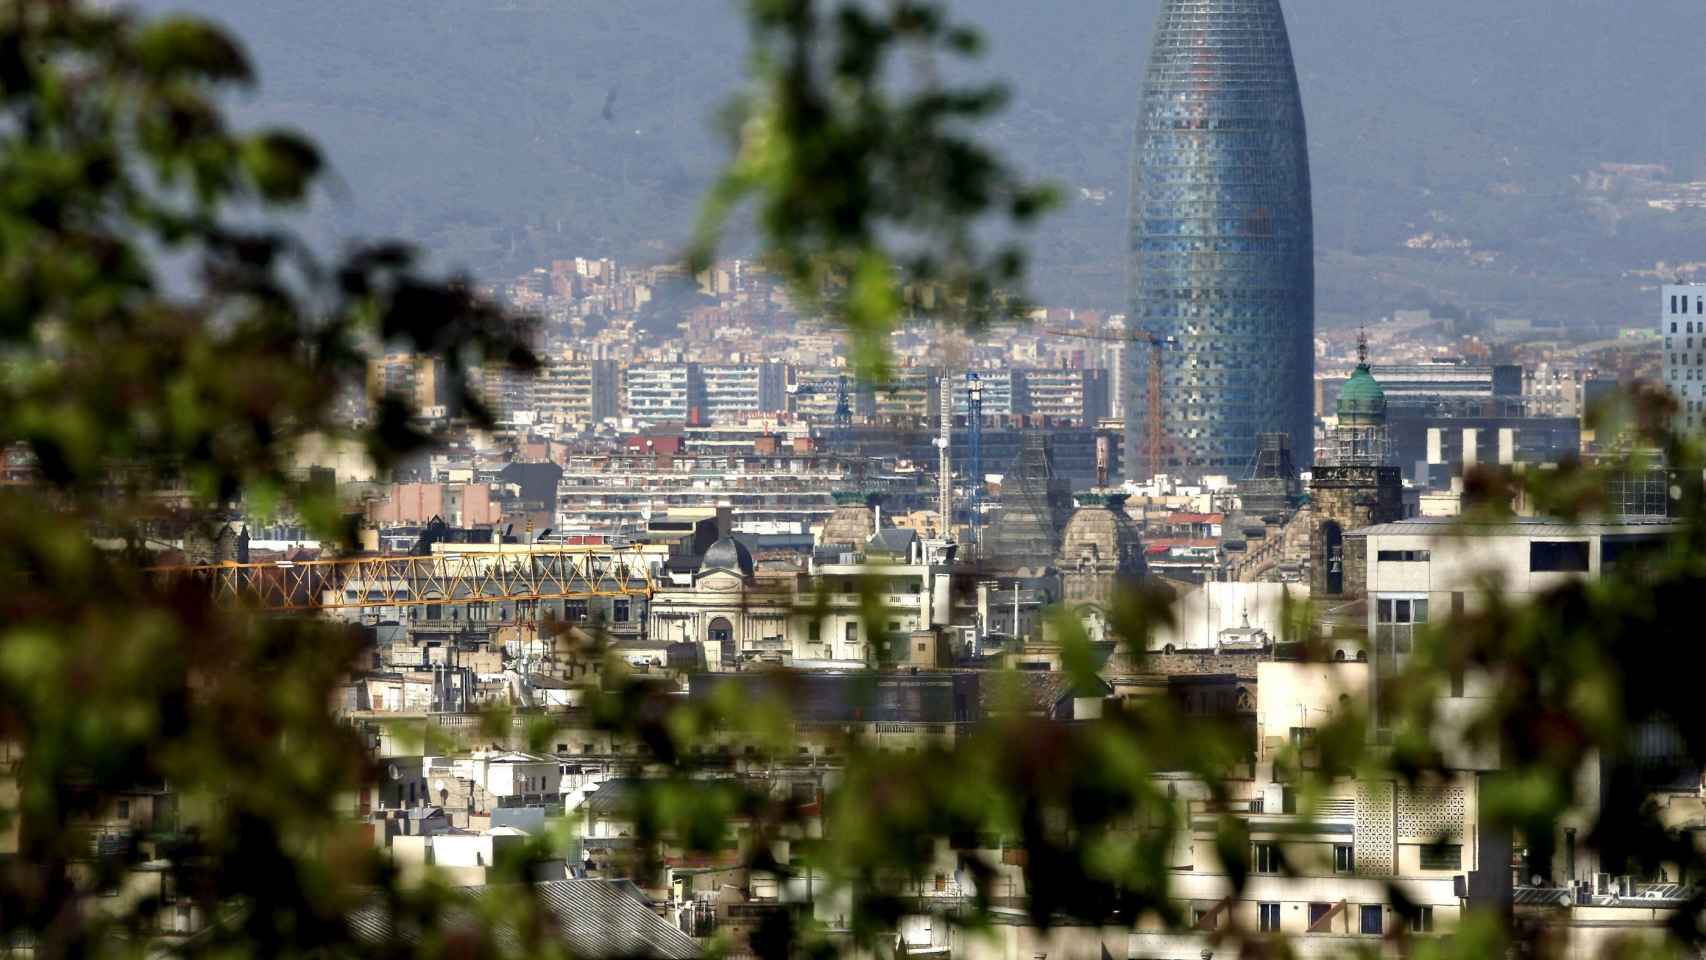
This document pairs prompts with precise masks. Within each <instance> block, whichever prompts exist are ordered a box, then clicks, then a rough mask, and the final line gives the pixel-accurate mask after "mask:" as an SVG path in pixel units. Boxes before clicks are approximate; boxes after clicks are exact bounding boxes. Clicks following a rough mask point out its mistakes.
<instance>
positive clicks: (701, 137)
mask: <svg viewBox="0 0 1706 960" xmlns="http://www.w3.org/2000/svg"><path fill="white" fill-rule="evenodd" d="M145 6H146V7H147V8H149V9H162V8H168V7H189V8H192V9H197V10H199V12H203V13H207V14H210V15H212V16H215V17H216V18H218V19H221V20H223V21H225V22H227V23H228V24H229V25H230V26H232V27H233V28H234V29H235V30H236V31H237V32H238V33H239V34H240V35H241V36H242V37H243V38H244V39H245V41H246V42H247V43H248V45H249V47H250V49H251V51H252V53H253V55H254V56H255V58H256V60H257V62H258V64H259V66H260V69H261V73H262V81H263V82H262V88H261V91H260V92H259V94H258V95H257V96H256V97H255V98H254V99H253V100H252V101H250V102H246V103H245V104H243V105H242V106H243V109H244V110H245V111H246V112H248V113H249V114H250V115H252V116H255V117H265V118H267V119H271V120H277V121H285V122H291V123H296V124H299V125H301V126H303V127H306V128H308V129H310V130H312V131H314V132H315V133H316V134H317V135H318V136H319V137H320V138H321V139H322V142H323V143H324V144H325V145H326V146H327V148H328V149H329V151H330V153H331V155H332V157H333V160H334V162H335V164H336V166H337V169H338V171H339V173H340V174H341V176H342V178H343V180H344V181H345V183H347V185H348V190H347V193H346V194H342V195H339V196H337V197H334V198H331V200H330V201H329V202H328V203H325V204H323V205H322V208H321V209H320V210H319V211H318V212H317V214H316V217H315V218H314V222H315V224H316V226H317V228H320V229H323V230H325V231H327V232H328V233H336V234H340V235H341V234H349V233H401V234H403V235H406V236H410V237H413V238H415V239H417V240H419V241H420V242H421V243H423V244H425V245H428V246H430V247H432V248H434V249H436V250H438V251H441V253H442V254H443V255H444V256H445V257H446V258H448V259H449V260H451V261H452V262H456V263H460V264H463V265H467V266H470V267H472V268H474V269H476V270H479V271H481V272H483V273H488V274H492V275H501V274H502V273H503V272H507V271H512V270H516V269H520V268H522V267H525V266H528V265H531V264H533V263H536V262H538V261H540V260H542V259H544V258H546V257H548V256H551V255H553V254H565V253H575V252H587V253H613V254H617V255H622V256H638V257H644V258H648V259H650V258H656V257H661V256H665V255H667V254H668V253H669V252H670V251H671V250H672V249H673V248H674V246H675V244H676V243H677V242H678V241H679V238H680V237H681V236H682V235H683V232H684V230H685V228H686V225H687V224H688V223H689V222H690V221H691V218H692V215H693V211H694V206H695V203H696V200H697V196H698V192H699V190H700V189H701V188H702V187H703V185H704V183H705V182H706V181H707V179H708V178H709V176H710V175H711V174H712V172H713V171H714V170H715V169H716V166H717V164H718V163H719V162H720V161H721V159H722V150H723V148H722V145H721V143H720V141H719V140H718V139H717V138H716V137H715V136H714V135H713V132H712V126H713V114H714V111H715V109H716V107H717V106H718V105H719V104H720V103H722V102H723V100H724V98H725V97H726V96H727V94H728V93H729V92H730V91H731V90H732V89H733V85H734V84H735V83H737V82H738V78H739V72H740V66H741V59H742V56H743V48H744V35H743V32H742V27H741V25H740V23H739V21H738V18H737V15H736V7H735V4H734V3H733V0H621V2H620V3H614V4H613V3H593V2H590V0H490V2H474V0H349V2H338V3H334V2H331V0H293V2H290V3H278V2H276V0H149V2H148V3H146V4H145ZM1155 7H1156V3H1155V0H1074V2H1073V3H1070V4H1060V5H1056V4H1038V3H1036V2H1035V0H975V2H974V0H964V2H961V3H959V4H958V9H959V10H960V12H961V14H962V15H963V16H966V17H968V18H971V19H974V20H976V21H978V22H979V23H981V24H982V25H983V26H984V28H985V30H986V32H987V33H988V36H989V39H990V55H989V58H988V61H987V63H986V64H985V65H983V66H982V67H980V68H979V70H978V72H980V73H986V75H996V76H1002V77H1006V78H1008V79H1009V81H1010V82H1011V83H1012V85H1013V88H1014V93H1015V97H1014V102H1013V105H1012V107H1011V109H1010V110H1009V111H1008V112H1007V113H1006V114H1005V115H1004V116H1003V117H1002V118H1001V119H1000V121H999V122H998V123H997V124H995V125H994V126H993V127H992V129H991V131H990V133H991V135H992V136H993V137H994V138H995V139H996V140H997V141H998V142H999V143H1000V144H1001V145H1002V146H1003V147H1004V148H1005V149H1006V150H1008V151H1009V152H1010V153H1011V155H1012V156H1013V157H1014V158H1015V160H1016V161H1017V162H1018V163H1020V164H1021V165H1022V166H1023V167H1024V168H1025V169H1027V170H1029V171H1031V172H1032V173H1034V174H1036V175H1039V176H1046V177H1048V178H1050V179H1053V180H1056V181H1058V182H1060V183H1061V184H1063V185H1064V186H1066V187H1068V190H1069V193H1070V195H1071V196H1072V198H1073V203H1072V204H1071V206H1070V207H1069V208H1068V209H1067V210H1066V211H1064V212H1063V213H1062V214H1060V215H1059V216H1057V217H1056V218H1054V220H1053V221H1052V222H1051V223H1050V224H1049V226H1048V227H1047V228H1046V229H1045V230H1044V231H1043V232H1042V233H1041V235H1040V236H1039V237H1038V238H1037V244H1036V249H1037V255H1038V260H1039V266H1040V268H1041V272H1040V274H1039V280H1038V285H1037V286H1038V292H1039V294H1040V295H1042V296H1043V297H1044V298H1045V299H1048V300H1050V301H1053V302H1063V303H1078V304H1093V305H1107V306H1117V305H1118V304H1119V303H1120V302H1121V301H1122V300H1123V286H1124V269H1123V265H1122V257H1121V250H1122V249H1123V242H1124V231H1125V223H1124V221H1125V208H1126V201H1125V191H1126V185H1127V178H1128V172H1127V164H1128V163H1129V158H1130V149H1131V146H1130V137H1131V124H1132V111H1133V107H1134V103H1135V99H1136V96H1137V89H1138V85H1139V83H1140V82H1141V72H1142V68H1143V62H1144V58H1145V55H1146V52H1147V48H1148V42H1149V32H1150V24H1151V21H1152V19H1153V17H1154V13H1155ZM1287 15H1288V17H1289V19H1290V23H1291V30H1292V39H1293V45H1294V49H1295V53H1296V56H1297V61H1298V69H1299V73H1300V77H1301V82H1302V85H1303V94H1304V103H1305V109H1306V111H1307V113H1308V120H1309V125H1310V138H1311V153H1312V158H1313V167H1314V182H1315V190H1316V193H1315V197H1316V216H1317V236H1318V243H1319V246H1320V247H1321V251H1322V252H1321V257H1320V261H1321V277H1320V286H1321V307H1322V312H1323V315H1324V316H1326V317H1329V318H1331V317H1334V316H1340V317H1348V316H1361V315H1364V314H1367V313H1374V312H1380V311H1384V310H1390V309H1392V308H1393V307H1398V306H1406V305H1411V304H1418V303H1425V302H1428V301H1429V300H1430V299H1431V300H1432V301H1434V302H1437V303H1441V304H1448V303H1463V304H1467V305H1470V306H1472V307H1474V308H1475V309H1477V310H1482V311H1493V312H1516V313H1521V314H1524V315H1546V314H1554V313H1555V314H1560V315H1564V316H1567V317H1569V318H1571V319H1574V320H1578V321H1593V320H1599V319H1604V318H1608V317H1617V316H1625V315H1630V316H1634V317H1641V316H1644V313H1645V310H1646V301H1645V300H1644V299H1642V298H1641V295H1640V294H1639V293H1638V291H1637V287H1636V285H1635V284H1634V283H1633V282H1632V281H1628V280H1625V279H1622V278H1621V276H1620V274H1621V273H1622V271H1624V270H1625V269H1628V268H1631V267H1637V266H1642V265H1647V264H1650V263H1651V262H1652V261H1653V260H1656V259H1667V260H1671V261H1677V260H1690V259H1706V249H1702V247H1703V246H1706V245H1703V244H1701V242H1700V241H1699V240H1698V239H1697V237H1698V236H1699V231H1700V228H1701V227H1702V226H1703V225H1706V216H1703V215H1702V214H1700V213H1689V212H1684V213H1680V214H1664V213H1660V212H1657V211H1649V210H1648V209H1647V208H1646V206H1645V204H1644V203H1640V202H1632V201H1627V199H1626V198H1625V199H1624V200H1619V199H1618V198H1615V197H1613V198H1611V199H1610V200H1607V199H1606V198H1601V197H1594V196H1589V195H1586V194H1585V193H1584V192H1583V189H1582V186H1581V185H1580V183H1579V182H1578V179H1579V177H1580V175H1581V174H1584V173H1585V172H1586V171H1588V170H1589V169H1591V168H1592V167H1594V166H1596V165H1597V164H1599V163H1601V162H1607V161H1621V162H1662V163H1667V164H1670V165H1671V166H1672V167H1673V169H1674V170H1676V172H1677V174H1678V175H1679V176H1686V177H1692V176H1695V175H1700V176H1702V177H1706V134H1703V133H1702V131H1701V128H1700V125H1699V124H1698V123H1696V122H1692V121H1693V110H1692V108H1693V107H1694V105H1695V103H1696V102H1697V100H1698V99H1699V95H1700V93H1701V92H1702V91H1703V90H1706V64H1703V63H1702V62H1701V60H1700V58H1698V57H1696V56H1694V55H1692V53H1691V52H1690V50H1689V49H1688V47H1689V46H1690V44H1689V43H1687V42H1679V41H1678V40H1677V39H1676V38H1686V37H1692V36H1698V35H1700V34H1701V32H1702V30H1701V28H1703V27H1706V4H1700V3H1699V2H1698V0H1643V2H1642V3H1641V4H1639V5H1637V6H1635V7H1633V8H1631V6H1630V5H1629V4H1627V3H1621V2H1616V0H1431V2H1429V3H1427V4H1413V3H1401V2H1397V0H1291V2H1289V3H1288V4H1287ZM1080 188H1083V189H1084V190H1088V191H1090V192H1091V197H1092V198H1091V199H1085V198H1084V196H1083V195H1082V194H1080V193H1079V190H1080ZM1097 198H1101V199H1097ZM1428 231H1432V232H1433V233H1435V234H1436V235H1444V236H1446V237H1448V238H1451V239H1452V240H1453V241H1454V242H1455V241H1457V240H1467V241H1469V242H1470V243H1471V244H1472V249H1473V250H1474V251H1476V252H1487V253H1489V254H1490V255H1491V257H1490V259H1489V260H1487V262H1482V263H1476V262H1473V261H1472V260H1471V259H1470V258H1469V256H1468V255H1467V254H1465V253H1464V252H1462V251H1460V250H1444V251H1416V250H1411V249H1408V248H1406V246H1405V241H1406V240H1408V239H1410V238H1412V237H1416V236H1418V235H1420V234H1423V233H1425V232H1428Z"/></svg>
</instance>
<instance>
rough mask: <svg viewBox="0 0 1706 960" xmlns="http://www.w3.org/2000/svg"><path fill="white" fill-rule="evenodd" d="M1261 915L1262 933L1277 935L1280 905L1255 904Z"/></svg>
mask: <svg viewBox="0 0 1706 960" xmlns="http://www.w3.org/2000/svg"><path fill="white" fill-rule="evenodd" d="M1256 906H1257V909H1258V910H1259V911H1260V912H1261V915H1262V932H1263V933H1278V932H1279V928H1280V905H1279V904H1277V903H1261V904H1257V905H1256Z"/></svg>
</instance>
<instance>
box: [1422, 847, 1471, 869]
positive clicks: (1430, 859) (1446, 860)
mask: <svg viewBox="0 0 1706 960" xmlns="http://www.w3.org/2000/svg"><path fill="white" fill-rule="evenodd" d="M1422 869H1423V870H1461V869H1463V845H1462V844H1458V843H1435V844H1429V845H1428V846H1425V847H1423V848H1422Z"/></svg>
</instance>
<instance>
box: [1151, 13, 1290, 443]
mask: <svg viewBox="0 0 1706 960" xmlns="http://www.w3.org/2000/svg"><path fill="white" fill-rule="evenodd" d="M1313 220H1314V217H1313V211H1312V207H1311V201H1310V190H1309V146H1308V142H1307V137H1306V135H1305V133H1304V125H1303V102H1302V97H1301V95H1300V94H1299V91H1298V86H1297V71H1296V70H1295V68H1294V67H1293V65H1292V59H1291V43H1290V40H1289V38H1288V37H1287V34H1286V27H1285V16H1284V14H1283V13H1282V12H1281V10H1280V5H1279V0H1163V2H1162V4H1161V10H1160V13H1159V14H1158V16H1157V19H1156V24H1155V39H1154V45H1153V47H1152V48H1151V50H1150V54H1149V67H1148V71H1147V73H1146V74H1145V77H1144V83H1143V98H1142V102H1141V104H1140V106H1139V113H1138V121H1137V141H1136V150H1135V156H1134V158H1133V173H1132V193H1131V251H1130V253H1131V257H1132V261H1131V264H1132V272H1131V280H1132V287H1133V289H1132V311H1131V321H1130V322H1131V323H1132V325H1133V330H1134V332H1135V333H1136V334H1137V335H1138V336H1140V337H1142V336H1145V335H1147V337H1148V338H1155V339H1157V340H1159V341H1160V342H1161V343H1163V344H1164V346H1163V348H1162V349H1161V351H1160V359H1159V364H1158V366H1159V369H1160V371H1161V390H1160V392H1159V395H1160V403H1161V417H1160V427H1161V431H1162V451H1161V462H1160V463H1150V462H1149V459H1150V458H1149V457H1148V455H1147V454H1148V446H1149V444H1148V443H1147V442H1146V437H1145V431H1146V425H1147V424H1150V423H1151V422H1152V421H1151V418H1150V411H1149V404H1150V400H1151V398H1152V397H1153V396H1154V394H1153V393H1152V392H1151V391H1150V390H1149V389H1148V383H1147V381H1148V377H1149V376H1150V375H1151V372H1152V370H1153V369H1155V367H1156V365H1155V364H1153V363H1152V362H1150V359H1151V354H1150V351H1149V350H1148V349H1147V348H1144V349H1133V350H1128V351H1126V356H1127V357H1128V361H1127V362H1128V367H1127V370H1126V373H1127V376H1126V377H1125V378H1124V380H1125V383H1126V384H1127V385H1128V388H1127V393H1126V406H1125V409H1126V417H1125V421H1126V458H1125V462H1126V463H1127V464H1129V465H1132V466H1133V467H1135V468H1136V469H1134V470H1132V475H1133V476H1137V477H1144V476H1147V475H1150V474H1154V473H1171V474H1175V475H1184V476H1190V477H1197V476H1201V475H1203V474H1216V473H1224V474H1230V475H1233V476H1242V472H1243V471H1244V470H1246V469H1247V468H1248V467H1249V465H1250V462H1251V457H1252V456H1253V455H1254V453H1255V451H1256V445H1257V437H1258V435H1260V434H1263V433H1287V434H1290V435H1291V449H1292V451H1293V453H1294V455H1295V454H1301V455H1302V456H1303V457H1304V458H1305V459H1307V452H1308V451H1310V450H1312V449H1313V448H1314V442H1313V437H1312V431H1311V424H1312V422H1313V416H1312V410H1311V399H1312V398H1311V386H1312V384H1311V381H1312V380H1313V376H1314V334H1315V266H1314V246H1315V243H1314V223H1313ZM1151 342H1153V341H1151ZM1136 346H1141V344H1139V345H1136ZM1299 465H1300V466H1306V464H1299Z"/></svg>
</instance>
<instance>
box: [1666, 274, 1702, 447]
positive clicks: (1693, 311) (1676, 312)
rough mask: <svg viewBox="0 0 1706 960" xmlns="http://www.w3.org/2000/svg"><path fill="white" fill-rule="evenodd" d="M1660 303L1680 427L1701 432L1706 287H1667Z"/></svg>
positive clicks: (1668, 381)
mask: <svg viewBox="0 0 1706 960" xmlns="http://www.w3.org/2000/svg"><path fill="white" fill-rule="evenodd" d="M1660 300H1661V303H1660V306H1661V308H1662V310H1663V313H1662V314H1661V315H1660V319H1659V335H1660V336H1662V337H1664V353H1663V360H1664V371H1665V389H1667V390H1669V391H1670V392H1671V395H1672V396H1674V397H1675V398H1676V401H1677V404H1678V405H1679V408H1680V409H1679V413H1678V420H1677V425H1678V426H1679V427H1681V428H1682V429H1685V430H1691V431H1692V430H1698V429H1700V427H1701V426H1702V425H1706V284H1688V285H1672V284H1666V285H1665V287H1664V292H1663V294H1662V295H1661V297H1660Z"/></svg>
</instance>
